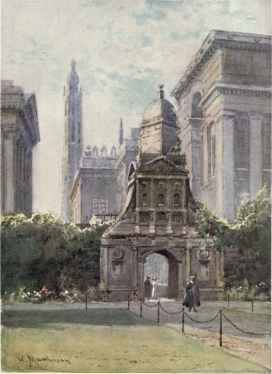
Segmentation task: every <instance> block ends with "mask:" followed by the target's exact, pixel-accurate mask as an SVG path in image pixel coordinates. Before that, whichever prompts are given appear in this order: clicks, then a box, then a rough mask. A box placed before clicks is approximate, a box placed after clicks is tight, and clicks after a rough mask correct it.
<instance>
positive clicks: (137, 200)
mask: <svg viewBox="0 0 272 374" xmlns="http://www.w3.org/2000/svg"><path fill="white" fill-rule="evenodd" d="M135 185H136V209H135V228H134V231H135V234H139V233H140V226H139V222H140V212H139V203H140V200H139V179H136V183H135Z"/></svg>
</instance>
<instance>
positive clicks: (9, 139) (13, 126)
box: [1, 80, 40, 216]
mask: <svg viewBox="0 0 272 374" xmlns="http://www.w3.org/2000/svg"><path fill="white" fill-rule="evenodd" d="M39 141H40V134H39V126H38V114H37V105H36V97H35V94H34V93H31V94H25V93H24V91H23V89H22V87H19V86H14V84H13V81H10V80H3V81H1V190H2V194H1V214H3V215H7V214H16V213H23V214H25V215H27V216H30V215H31V214H32V174H33V171H32V152H33V148H34V147H35V145H36V144H37V143H38V142H39Z"/></svg>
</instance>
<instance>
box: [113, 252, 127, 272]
mask: <svg viewBox="0 0 272 374" xmlns="http://www.w3.org/2000/svg"><path fill="white" fill-rule="evenodd" d="M112 258H113V260H112V261H111V273H112V276H113V277H121V276H123V275H124V260H123V259H124V250H123V249H121V248H116V249H115V250H114V251H113V253H112Z"/></svg>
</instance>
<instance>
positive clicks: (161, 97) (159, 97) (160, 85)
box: [158, 84, 164, 99]
mask: <svg viewBox="0 0 272 374" xmlns="http://www.w3.org/2000/svg"><path fill="white" fill-rule="evenodd" d="M158 87H159V91H158V99H164V91H163V87H164V85H163V84H159V85H158Z"/></svg>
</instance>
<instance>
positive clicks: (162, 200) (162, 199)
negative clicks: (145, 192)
mask: <svg viewBox="0 0 272 374" xmlns="http://www.w3.org/2000/svg"><path fill="white" fill-rule="evenodd" d="M158 205H159V206H161V205H164V196H163V194H159V195H158Z"/></svg>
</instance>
